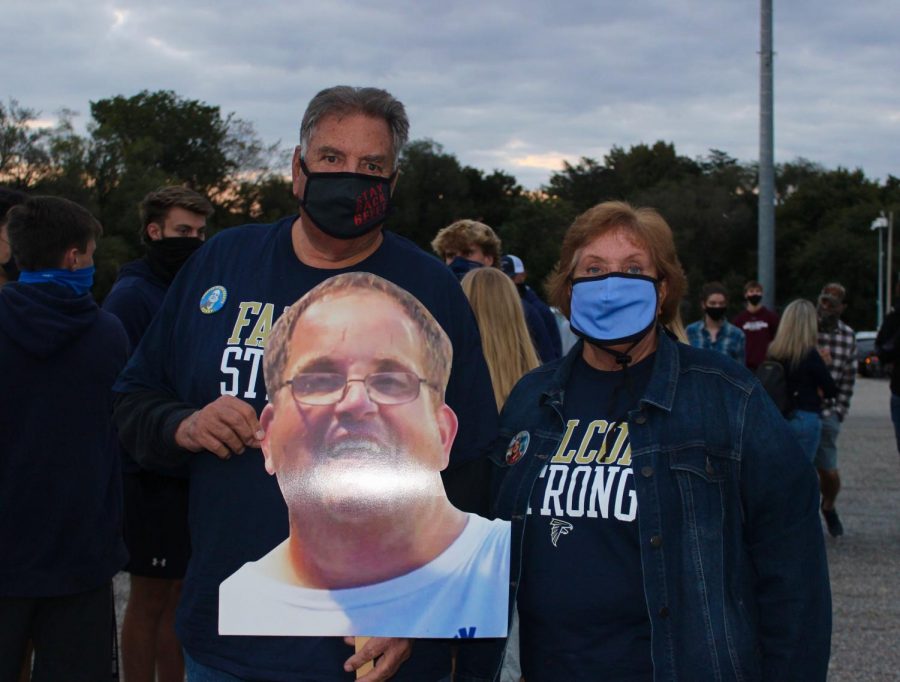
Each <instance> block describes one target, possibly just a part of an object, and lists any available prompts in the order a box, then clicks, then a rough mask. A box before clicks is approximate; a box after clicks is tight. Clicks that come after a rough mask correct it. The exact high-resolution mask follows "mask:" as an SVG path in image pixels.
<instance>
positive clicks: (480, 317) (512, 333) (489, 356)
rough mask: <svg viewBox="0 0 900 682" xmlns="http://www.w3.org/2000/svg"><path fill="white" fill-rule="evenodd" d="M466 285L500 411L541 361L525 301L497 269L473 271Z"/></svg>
mask: <svg viewBox="0 0 900 682" xmlns="http://www.w3.org/2000/svg"><path fill="white" fill-rule="evenodd" d="M462 288H463V292H464V293H465V295H466V298H468V299H469V304H470V305H471V306H472V310H473V311H474V312H475V320H476V321H477V322H478V329H479V331H480V332H481V346H482V349H483V350H484V359H485V360H486V361H487V365H488V371H489V372H490V373H491V383H493V385H494V399H495V400H496V401H497V409H498V410H500V409H502V408H503V403H505V402H506V398H507V396H508V395H509V392H510V391H511V390H512V387H513V386H515V385H516V382H517V381H518V380H519V379H521V378H522V377H523V376H524V375H525V374H527V373H528V372H530V371H531V370H533V369H534V368H535V367H537V366H538V365H540V364H541V363H540V360H538V357H537V352H536V351H535V349H534V344H533V343H532V342H531V335H530V334H529V333H528V327H527V326H526V325H525V315H524V313H523V312H522V301H521V299H520V298H519V293H518V292H517V291H516V285H515V284H513V281H512V280H511V279H510V278H509V277H508V276H507V275H505V274H504V273H503V271H501V270H498V269H497V268H477V269H475V270H472V271H471V272H469V273H468V274H467V275H466V276H465V277H463V279H462Z"/></svg>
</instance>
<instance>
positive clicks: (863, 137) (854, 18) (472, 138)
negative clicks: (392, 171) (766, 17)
mask: <svg viewBox="0 0 900 682" xmlns="http://www.w3.org/2000/svg"><path fill="white" fill-rule="evenodd" d="M783 5H784V6H783V7H782V6H780V5H779V6H777V7H776V8H775V32H774V35H775V47H776V51H777V56H776V61H775V68H776V76H775V114H776V128H775V141H776V160H778V161H787V160H791V159H793V158H795V157H797V156H805V157H807V158H810V159H813V160H815V161H819V162H821V163H823V164H824V165H826V166H828V167H834V166H838V165H841V166H846V167H851V168H854V167H861V168H863V169H864V170H865V171H866V173H867V174H868V175H870V176H872V177H879V178H883V177H885V176H886V175H887V174H888V173H893V174H894V175H898V174H900V170H898V168H897V165H896V161H895V158H894V154H893V151H894V150H896V149H897V148H898V142H900V94H898V93H900V88H898V76H897V68H896V65H897V64H898V63H900V46H898V41H897V39H896V37H895V36H894V35H893V31H892V29H891V25H892V23H893V22H891V21H890V20H889V19H890V17H892V16H894V14H895V8H894V1H893V0H861V1H860V2H857V3H854V4H852V5H851V4H847V3H842V2H837V0H822V1H820V2H813V1H812V0H796V1H795V2H792V3H783ZM758 50H759V15H758V4H757V3H710V2H700V1H699V0H696V1H694V0H669V1H666V2H662V1H643V2H636V3H597V2H587V1H583V2H568V3H548V2H537V1H536V0H530V1H526V2H513V1H512V0H508V1H506V2H484V0H480V1H475V0H464V1H461V2H453V3H441V4H439V3H436V2H412V1H410V0H407V1H406V2H397V3H391V4H390V5H389V6H384V5H376V4H373V3H365V2H361V1H353V2H351V1H348V0H344V1H332V2H327V3H326V2H321V3H313V2H300V3H267V2H262V3H246V2H236V1H233V0H224V1H221V0H217V1H216V2H212V0H197V1H195V2H192V3H190V4H189V5H187V6H185V5H184V4H182V3H175V2H172V0H154V2H152V3H151V2H136V1H133V0H132V1H121V2H111V3H110V2H102V3H99V2H94V1H92V0H85V2H82V3H80V4H78V5H72V4H71V3H62V2H41V3H32V4H30V5H27V6H24V5H23V6H22V7H20V8H18V9H17V12H16V14H15V16H10V17H8V18H7V31H6V32H5V38H4V41H3V43H2V46H0V56H2V59H3V63H4V64H6V65H10V64H15V65H17V66H16V67H15V68H13V69H9V68H8V69H7V70H6V71H7V73H6V77H5V78H4V82H5V84H6V88H7V92H6V93H0V94H5V95H7V96H12V97H15V98H17V99H18V100H19V101H20V103H22V104H23V105H26V106H30V107H34V108H38V109H41V110H43V112H44V114H45V115H50V114H52V113H53V112H54V111H56V110H58V109H59V108H61V107H69V108H72V109H75V110H77V111H80V112H82V114H84V116H83V117H82V120H85V119H86V114H87V113H88V101H89V100H96V99H99V98H102V97H108V96H111V95H116V94H125V95H130V94H134V93H136V92H138V91H140V90H142V89H151V90H153V89H159V88H167V89H172V90H175V91H176V92H178V93H179V94H181V95H183V96H185V97H191V98H196V99H201V100H204V101H206V102H208V103H210V104H216V105H218V106H220V107H221V108H222V110H223V111H224V112H232V111H233V112H235V113H236V114H237V115H238V116H239V117H241V118H243V119H246V120H248V121H251V122H253V123H254V124H255V126H256V128H257V130H258V131H259V132H260V134H261V135H262V136H263V137H264V138H265V139H266V140H268V141H275V140H279V139H280V140H282V141H283V143H284V144H285V146H290V145H293V144H294V142H295V140H296V137H297V127H298V120H299V117H300V115H301V113H302V110H303V107H304V105H305V103H306V102H307V101H308V99H309V98H310V97H311V96H312V95H313V94H314V93H315V92H316V91H318V90H319V89H321V88H323V87H327V86H329V85H333V84H335V83H348V84H375V85H379V86H382V87H386V88H387V89H389V90H391V91H392V92H394V94H396V95H397V96H398V97H400V98H401V99H402V100H403V101H404V102H405V103H406V104H407V107H408V109H409V111H410V115H411V118H412V123H413V129H412V134H413V137H430V138H432V139H434V140H436V141H438V142H440V143H442V144H443V145H444V147H445V149H446V151H448V152H451V153H454V154H456V155H457V156H458V157H459V159H460V160H461V161H462V162H463V163H466V164H470V165H474V166H477V167H480V168H483V169H485V170H487V171H490V170H492V169H493V168H502V169H504V170H506V171H508V172H510V173H512V174H513V175H515V176H516V177H517V178H518V179H519V180H520V182H522V183H523V184H525V185H526V186H529V187H537V186H539V185H540V184H542V183H544V182H546V180H547V178H548V176H549V173H550V172H551V169H552V168H554V167H558V164H559V163H560V161H561V159H568V160H570V161H576V160H577V159H578V158H579V157H581V156H592V157H595V158H601V157H602V156H603V155H604V154H605V153H606V152H607V151H608V150H609V149H610V147H611V146H613V145H620V146H628V145H631V144H635V143H638V142H648V143H650V142H654V141H655V140H657V139H663V140H666V141H671V142H674V143H675V145H676V148H677V149H678V151H679V152H680V153H682V154H686V155H688V156H697V155H701V154H704V153H706V152H707V151H708V150H709V149H710V148H718V149H722V150H725V151H727V152H728V153H730V154H732V155H733V156H736V157H738V158H740V159H742V160H752V159H754V158H756V156H757V145H758V92H759V85H758V66H759V55H758Z"/></svg>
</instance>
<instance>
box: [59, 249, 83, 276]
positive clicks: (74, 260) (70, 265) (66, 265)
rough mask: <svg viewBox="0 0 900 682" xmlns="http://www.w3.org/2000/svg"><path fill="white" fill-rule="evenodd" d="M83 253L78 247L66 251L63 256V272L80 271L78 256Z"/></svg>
mask: <svg viewBox="0 0 900 682" xmlns="http://www.w3.org/2000/svg"><path fill="white" fill-rule="evenodd" d="M79 253H81V251H79V250H78V247H77V246H70V247H69V248H68V249H66V252H65V254H63V258H62V265H61V266H60V267H61V268H62V269H63V270H72V271H73V272H74V271H75V270H77V269H78V254H79Z"/></svg>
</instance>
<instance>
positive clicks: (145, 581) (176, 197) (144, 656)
mask: <svg viewBox="0 0 900 682" xmlns="http://www.w3.org/2000/svg"><path fill="white" fill-rule="evenodd" d="M212 213H213V207H212V204H210V203H209V201H207V200H206V198H205V197H203V196H201V195H200V194H198V193H197V192H195V191H193V190H191V189H188V188H187V187H180V186H172V187H161V188H159V189H157V190H156V191H154V192H150V194H148V195H147V196H146V197H144V199H143V201H142V202H141V205H140V214H141V230H140V234H141V241H142V242H143V243H144V245H145V247H146V255H145V256H144V257H143V258H141V259H139V260H136V261H133V262H131V263H126V264H125V265H123V266H122V268H121V270H120V271H119V275H118V277H117V279H116V282H115V284H114V285H113V288H112V290H111V291H110V292H109V295H108V296H107V297H106V300H105V301H104V302H103V308H104V310H107V311H108V312H111V313H113V314H114V315H115V316H116V317H118V318H119V319H120V320H121V322H122V325H123V326H124V327H125V331H126V332H127V333H128V338H129V340H130V341H131V347H132V349H134V348H137V346H138V344H139V343H140V341H141V338H142V337H143V336H144V332H146V331H147V327H148V326H150V322H151V321H152V320H153V317H154V316H155V315H156V312H157V310H159V307H160V306H161V305H162V302H163V298H164V297H165V295H166V291H167V290H168V289H169V285H171V283H172V280H173V279H175V275H176V274H177V273H178V270H179V269H181V266H182V265H184V263H185V262H186V261H187V259H188V258H189V257H190V256H191V255H192V254H193V253H194V252H195V251H196V250H197V249H199V248H200V247H201V246H202V245H203V241H204V239H205V238H206V220H207V218H208V217H209V216H210V215H212ZM122 470H123V479H124V480H123V482H124V486H123V490H124V500H125V526H124V531H125V533H124V534H125V543H126V545H127V546H128V552H129V554H130V560H129V563H128V565H127V566H126V568H125V570H126V571H128V572H129V573H130V574H131V591H130V595H129V599H128V606H127V608H126V610H125V620H124V622H123V624H122V668H123V672H124V675H125V678H126V679H127V680H130V681H137V682H139V681H140V680H152V679H153V678H154V674H155V671H157V670H158V671H159V679H160V680H174V679H181V678H182V677H183V676H184V661H183V658H182V655H181V646H180V645H179V644H178V640H177V638H176V636H175V629H174V627H173V623H174V621H175V607H176V606H177V605H178V597H179V594H180V593H181V582H182V579H183V578H184V573H185V570H186V569H187V562H188V557H189V556H190V541H189V539H188V527H187V502H188V483H187V472H186V471H184V470H182V471H177V472H176V471H171V470H170V471H167V472H166V473H160V472H156V471H149V470H142V469H141V468H140V467H139V466H138V464H137V463H136V462H135V461H134V459H133V458H132V457H130V456H129V455H128V454H127V453H125V454H124V456H123V458H122Z"/></svg>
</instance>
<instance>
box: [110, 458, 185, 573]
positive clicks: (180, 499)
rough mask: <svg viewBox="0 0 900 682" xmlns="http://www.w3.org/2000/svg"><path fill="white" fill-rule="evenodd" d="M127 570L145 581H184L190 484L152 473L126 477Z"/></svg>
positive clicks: (172, 477)
mask: <svg viewBox="0 0 900 682" xmlns="http://www.w3.org/2000/svg"><path fill="white" fill-rule="evenodd" d="M123 479H124V480H123V483H124V485H123V491H124V495H125V545H126V546H127V547H128V553H129V554H130V555H131V558H130V559H129V561H128V565H127V566H126V567H125V570H126V571H128V572H129V573H131V574H132V575H139V576H143V577H145V578H166V579H170V580H171V579H181V578H183V577H184V574H185V571H186V570H187V562H188V559H189V558H190V556H191V541H190V535H189V533H188V480H187V479H186V478H176V477H174V476H164V475H162V474H157V473H155V472H153V471H140V472H137V473H126V474H124V475H123Z"/></svg>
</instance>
